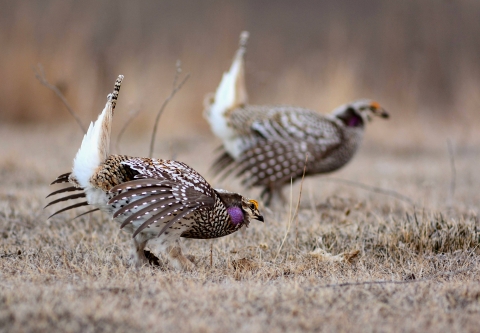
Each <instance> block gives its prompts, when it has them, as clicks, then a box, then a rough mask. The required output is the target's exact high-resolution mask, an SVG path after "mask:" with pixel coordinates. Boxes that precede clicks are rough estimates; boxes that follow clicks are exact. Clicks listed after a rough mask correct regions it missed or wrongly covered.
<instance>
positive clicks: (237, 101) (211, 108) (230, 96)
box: [204, 32, 248, 140]
mask: <svg viewBox="0 0 480 333" xmlns="http://www.w3.org/2000/svg"><path fill="white" fill-rule="evenodd" d="M247 39H248V33H247V32H243V33H242V35H241V36H240V48H239V49H238V51H237V53H236V54H235V57H234V59H233V62H232V65H231V67H230V70H229V71H228V72H225V73H223V77H222V81H221V82H220V85H219V86H218V88H217V91H216V92H215V99H214V101H213V103H211V104H210V105H208V106H207V108H206V109H205V112H204V116H205V118H207V120H208V122H209V123H210V126H211V128H212V131H213V132H214V133H215V135H217V136H218V137H220V138H222V139H224V140H228V139H232V138H234V137H235V136H236V132H235V131H234V130H233V129H232V128H231V127H229V126H228V122H227V115H226V113H227V112H228V111H229V110H233V109H234V108H236V107H238V106H239V105H242V104H245V103H247V93H246V87H245V79H244V77H245V63H244V59H243V57H244V54H245V47H246V42H247Z"/></svg>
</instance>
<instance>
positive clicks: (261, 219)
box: [255, 215, 265, 223]
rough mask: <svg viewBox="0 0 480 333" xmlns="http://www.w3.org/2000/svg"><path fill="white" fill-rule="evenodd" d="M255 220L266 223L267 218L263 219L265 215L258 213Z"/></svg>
mask: <svg viewBox="0 0 480 333" xmlns="http://www.w3.org/2000/svg"><path fill="white" fill-rule="evenodd" d="M255 220H257V221H260V222H264V223H265V220H264V219H263V215H257V216H255Z"/></svg>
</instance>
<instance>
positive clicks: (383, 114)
mask: <svg viewBox="0 0 480 333" xmlns="http://www.w3.org/2000/svg"><path fill="white" fill-rule="evenodd" d="M370 110H372V113H373V114H374V115H376V116H378V117H380V118H385V119H387V118H389V117H390V115H389V114H388V112H387V111H385V110H384V109H383V108H382V107H381V106H380V104H378V103H377V102H373V103H372V105H370Z"/></svg>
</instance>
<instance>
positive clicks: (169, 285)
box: [0, 108, 480, 332]
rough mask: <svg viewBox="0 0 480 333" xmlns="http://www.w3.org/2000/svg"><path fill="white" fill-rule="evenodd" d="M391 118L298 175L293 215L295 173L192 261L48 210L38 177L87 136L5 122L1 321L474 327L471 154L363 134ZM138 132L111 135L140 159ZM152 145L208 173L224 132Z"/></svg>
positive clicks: (193, 244) (127, 328)
mask: <svg viewBox="0 0 480 333" xmlns="http://www.w3.org/2000/svg"><path fill="white" fill-rule="evenodd" d="M119 110H120V111H117V112H121V108H119ZM393 121H394V119H391V120H390V121H389V122H388V123H387V122H380V121H377V122H375V123H372V124H371V126H369V128H367V137H366V142H365V144H364V145H363V147H362V149H361V150H360V151H359V153H358V155H357V156H356V158H355V159H354V160H353V161H352V162H351V163H350V164H349V165H348V166H347V167H345V168H344V169H343V170H341V171H340V172H337V173H336V174H334V175H332V176H319V177H314V178H308V179H306V180H305V181H304V183H303V186H302V197H301V202H300V205H299V209H298V217H297V218H292V215H293V211H294V210H295V207H296V206H297V200H298V199H297V198H298V194H299V192H300V184H295V185H294V186H293V188H292V189H285V194H286V196H287V197H289V196H290V193H291V195H292V198H293V199H292V200H291V204H287V205H286V206H281V205H277V206H276V207H275V208H274V209H272V210H271V211H269V210H265V209H264V211H265V217H266V222H265V223H264V224H262V223H259V222H256V223H252V224H251V225H250V227H249V228H248V229H246V230H245V231H244V232H243V231H241V232H238V233H236V234H233V235H231V236H228V237H225V238H222V239H218V240H210V241H202V240H200V241H198V240H189V241H183V245H184V250H185V251H186V252H187V253H189V254H191V255H193V256H194V257H195V262H196V265H197V269H196V270H195V271H192V272H179V271H175V270H173V269H171V268H169V266H168V265H164V264H162V266H161V267H153V266H152V267H143V268H141V269H138V270H137V269H135V268H133V267H130V266H129V264H128V258H129V251H130V239H129V236H128V235H126V234H124V233H123V232H122V231H120V230H119V226H118V225H116V224H114V223H113V222H111V221H109V220H108V219H107V218H106V217H105V216H102V215H101V214H99V213H96V214H93V215H91V216H86V217H81V218H78V219H76V220H72V218H73V217H74V216H75V213H73V212H72V213H64V214H62V215H59V216H56V217H54V218H52V219H51V220H48V221H47V220H46V218H47V216H48V215H49V214H50V213H52V210H50V209H47V210H43V208H42V207H43V206H44V205H45V204H46V200H45V199H44V197H45V195H46V194H47V193H49V191H50V188H49V186H48V184H49V182H50V181H51V180H53V179H54V178H55V177H56V176H57V174H60V173H62V172H65V171H66V170H69V168H70V167H71V161H72V158H73V156H74V154H75V152H76V149H77V147H78V146H79V143H80V140H81V133H80V131H79V130H78V128H76V127H74V126H75V125H73V124H70V125H64V126H63V127H62V126H60V125H48V126H46V125H42V126H35V127H33V126H31V127H28V126H2V127H1V128H0V136H1V137H0V142H1V146H0V149H1V151H2V155H1V159H0V175H1V177H0V179H1V180H0V185H1V186H0V232H1V236H2V243H1V248H0V274H1V282H0V290H1V292H0V330H1V331H5V332H6V331H8V332H53V331H62V332H133V331H136V332H163V331H189V332H226V331H237V332H265V331H271V332H273V331H284V332H297V331H345V332H346V331H358V332H385V331H402V332H413V331H415V332H439V331H449V332H476V331H478V327H479V326H478V325H479V323H480V283H479V282H480V263H479V260H478V256H479V254H480V248H479V245H480V223H479V220H478V213H479V211H478V203H479V202H480V195H479V192H478V188H477V187H476V186H474V184H478V183H479V181H480V176H479V173H478V168H477V167H476V166H475V163H474V162H475V161H478V160H479V158H480V151H479V150H478V149H474V147H463V148H461V149H460V147H458V146H455V145H452V146H453V150H452V151H453V153H452V154H449V153H448V150H447V145H446V143H445V141H443V140H437V141H429V144H421V145H418V144H417V145H413V144H412V143H411V144H410V145H409V144H408V142H409V141H408V140H406V142H407V143H406V144H405V147H403V148H401V149H399V148H394V147H395V142H396V141H395V140H394V138H395V136H394V135H392V140H391V141H389V140H385V141H383V142H378V141H375V140H373V139H374V138H375V137H376V136H377V135H379V132H382V128H387V130H388V129H389V128H391V126H392V122H393ZM117 127H118V125H117ZM369 129H370V130H371V131H370V132H369V131H368V130H369ZM368 133H371V135H368ZM148 139H149V138H148V135H145V136H144V137H140V136H138V135H137V136H127V137H126V138H124V139H122V140H123V141H122V142H124V143H122V142H121V143H120V145H119V146H120V147H121V150H122V153H127V154H133V155H135V154H136V153H135V152H138V154H140V155H141V154H142V153H143V152H145V151H147V147H148V141H149V140H148ZM391 142H394V143H393V144H392V143H391ZM114 143H115V142H114ZM157 144H158V148H157V149H156V152H155V155H156V156H161V157H164V158H168V157H171V156H172V155H175V158H176V159H179V160H183V161H186V162H187V163H189V164H191V165H194V166H195V168H196V169H197V170H199V171H200V172H201V173H203V174H205V175H208V172H207V170H208V167H209V163H210V159H209V158H205V156H212V157H213V150H214V148H215V147H216V145H217V144H218V142H217V141H214V140H213V139H212V137H211V135H204V136H197V137H190V138H185V137H180V136H179V137H177V138H172V137H171V136H170V137H169V138H167V137H166V136H165V135H163V134H160V135H159V139H158V142H157ZM199 147H201V148H200V150H199ZM199 153H201V154H199ZM452 162H453V163H454V166H455V169H454V170H455V172H452V170H453V169H452V166H451V163H452ZM333 177H335V178H337V179H338V178H340V179H348V180H354V181H356V182H359V183H362V184H367V185H369V186H375V187H380V188H382V189H386V190H389V191H395V193H393V194H392V192H391V193H389V194H388V195H387V194H385V193H377V192H375V191H374V190H373V189H372V188H369V189H363V188H360V187H358V186H357V185H355V186H352V185H349V184H344V183H341V182H338V181H333V180H329V179H332V178H333ZM208 179H209V180H210V181H212V183H213V184H214V185H215V186H221V187H224V188H229V189H238V188H239V185H238V184H235V182H230V181H223V182H219V181H216V180H214V179H212V178H211V177H209V178H208ZM453 185H454V188H453V187H452V186H453ZM243 192H244V193H247V194H249V195H250V196H254V197H255V196H256V195H257V191H255V190H251V191H245V190H244V191H243ZM396 194H401V195H403V196H405V197H407V198H403V197H402V199H399V198H396V197H393V196H392V195H396ZM409 200H410V201H411V202H409ZM211 247H212V250H213V251H212V257H211V256H210V255H211V254H210V249H211ZM356 251H358V255H357V256H356V257H354V258H350V257H351V256H353V255H354V253H355V252H356ZM332 256H333V257H332ZM211 259H212V261H213V266H211V264H210V260H211ZM346 259H347V260H346Z"/></svg>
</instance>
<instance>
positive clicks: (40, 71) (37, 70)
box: [33, 64, 87, 133]
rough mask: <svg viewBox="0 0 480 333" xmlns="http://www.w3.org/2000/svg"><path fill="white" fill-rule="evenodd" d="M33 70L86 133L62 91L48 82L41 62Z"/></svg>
mask: <svg viewBox="0 0 480 333" xmlns="http://www.w3.org/2000/svg"><path fill="white" fill-rule="evenodd" d="M33 72H34V73H35V77H36V78H37V80H38V81H39V82H40V83H41V84H42V85H44V86H45V87H47V88H48V89H50V90H51V91H53V92H54V93H55V95H57V97H58V98H59V99H60V100H61V101H62V103H63V105H65V107H66V108H67V110H68V112H70V114H71V115H72V117H73V118H75V121H76V122H77V124H78V126H80V128H81V129H82V131H83V133H87V131H86V129H85V127H83V125H82V122H81V120H80V118H78V116H77V114H76V113H75V111H73V109H72V107H71V106H70V104H68V102H67V99H66V98H65V96H63V94H62V92H61V91H60V89H58V88H57V87H56V86H54V85H53V84H51V83H50V82H48V80H47V78H46V76H45V71H44V69H43V66H42V64H38V66H37V67H36V68H35V67H34V68H33Z"/></svg>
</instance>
